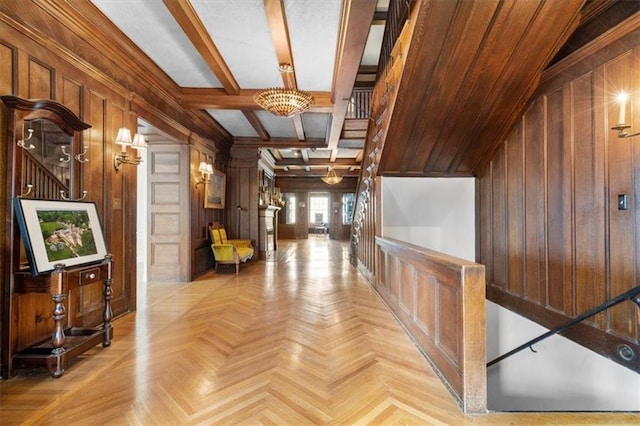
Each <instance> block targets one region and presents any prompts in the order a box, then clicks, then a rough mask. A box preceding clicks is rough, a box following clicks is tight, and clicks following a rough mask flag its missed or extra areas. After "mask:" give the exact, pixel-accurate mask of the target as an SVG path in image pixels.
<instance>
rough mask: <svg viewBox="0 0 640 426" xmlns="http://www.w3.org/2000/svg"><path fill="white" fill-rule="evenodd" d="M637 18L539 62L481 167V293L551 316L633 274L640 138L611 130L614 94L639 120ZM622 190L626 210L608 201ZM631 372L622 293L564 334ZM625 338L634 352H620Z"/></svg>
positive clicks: (629, 323) (540, 317)
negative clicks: (551, 61) (524, 102)
mask: <svg viewBox="0 0 640 426" xmlns="http://www.w3.org/2000/svg"><path fill="white" fill-rule="evenodd" d="M639 28H640V18H634V19H631V20H629V21H627V22H626V23H625V24H624V25H622V26H620V27H618V28H616V29H615V30H613V31H610V32H609V33H606V34H605V35H603V36H602V37H600V38H599V39H596V41H594V42H593V43H592V44H590V45H587V46H586V47H585V48H583V49H581V50H579V51H577V52H576V53H574V54H573V55H572V56H571V57H569V58H567V59H565V60H563V61H561V62H560V63H558V64H556V65H554V67H553V68H551V69H550V70H548V71H547V73H546V74H545V78H544V80H543V82H542V85H541V87H540V89H539V91H538V95H537V96H536V97H535V98H534V100H533V101H532V102H531V103H530V105H529V107H528V109H527V110H526V113H525V114H524V115H523V116H522V118H521V119H520V120H519V122H518V124H517V125H516V126H515V128H513V130H512V132H511V133H510V135H509V137H508V139H507V140H506V141H504V143H503V144H502V146H501V148H500V150H499V151H498V152H497V153H496V155H495V157H494V158H493V160H492V161H491V164H490V166H489V168H488V170H486V171H485V173H484V174H483V175H482V176H481V178H480V193H479V200H480V201H479V204H480V207H479V214H480V243H479V246H480V262H481V263H483V264H485V265H486V268H487V287H488V292H487V294H488V297H489V299H491V300H492V301H495V302H497V303H499V304H501V305H503V306H506V307H507V308H509V309H511V310H513V311H515V312H518V313H520V314H522V315H524V316H526V317H528V318H530V319H532V320H534V321H536V322H538V323H540V324H542V325H544V326H546V327H549V328H551V327H555V326H558V325H560V324H561V323H563V322H564V321H566V320H568V319H570V318H573V317H575V316H577V315H579V314H581V313H583V312H585V311H587V310H589V309H591V308H593V307H595V306H596V305H599V304H601V303H603V302H605V301H606V300H608V299H611V298H613V297H615V296H617V295H619V294H620V293H623V292H624V291H626V290H629V289H631V288H633V287H635V286H637V285H638V278H639V274H638V272H639V266H640V265H639V261H640V260H639V259H640V253H639V250H640V244H639V243H640V226H639V225H640V223H639V220H640V200H638V195H639V194H640V138H638V137H635V138H628V139H619V138H617V137H616V132H615V131H613V130H611V129H610V128H611V126H613V125H615V124H616V121H617V120H618V106H617V104H616V103H615V101H614V100H615V96H616V94H617V93H618V92H619V91H620V90H626V91H628V92H630V93H632V106H631V110H632V112H631V113H630V114H628V115H627V121H630V122H631V124H633V125H634V127H632V129H631V130H632V131H638V130H640V79H639V78H638V73H637V70H638V69H640V60H639V58H640V29H639ZM619 194H626V196H627V198H628V202H629V208H628V210H619V209H618V195H619ZM566 336H567V337H570V338H571V339H573V340H574V341H576V342H578V343H580V344H582V345H584V346H586V347H588V348H591V349H593V350H595V351H596V352H599V353H600V354H602V355H604V356H606V357H608V358H611V359H612V360H614V361H616V362H618V363H620V364H622V365H625V366H627V367H629V368H631V369H633V370H635V371H640V324H639V323H638V307H637V306H636V305H635V304H633V303H632V302H630V301H627V302H623V303H622V304H620V305H617V306H616V307H614V308H612V309H609V310H608V311H606V312H603V313H601V314H598V315H596V316H595V317H592V318H590V319H588V320H587V321H585V323H584V324H583V325H581V326H577V327H575V328H573V329H570V330H569V331H568V332H567V333H566ZM622 347H627V348H631V349H632V350H633V351H634V352H635V356H634V357H631V358H632V359H625V358H624V357H622V356H621V355H620V348H622Z"/></svg>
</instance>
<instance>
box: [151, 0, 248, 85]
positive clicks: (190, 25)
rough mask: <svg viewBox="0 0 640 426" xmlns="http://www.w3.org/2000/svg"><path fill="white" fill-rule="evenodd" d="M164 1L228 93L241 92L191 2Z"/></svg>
mask: <svg viewBox="0 0 640 426" xmlns="http://www.w3.org/2000/svg"><path fill="white" fill-rule="evenodd" d="M163 3H164V5H165V6H166V8H167V9H168V10H169V12H170V13H171V15H173V17H174V19H175V20H176V22H177V23H178V25H180V27H181V28H182V30H183V31H184V33H185V34H186V35H187V37H188V38H189V40H191V43H193V46H194V47H195V48H196V50H197V51H198V52H199V53H200V56H202V59H204V61H205V63H206V64H207V65H208V66H209V68H211V70H212V71H213V73H214V74H215V75H216V77H217V78H218V80H220V83H222V87H224V90H225V91H226V92H227V94H230V95H237V94H238V93H239V92H240V86H239V85H238V82H236V79H235V78H234V77H233V74H232V73H231V70H230V69H229V67H228V66H227V64H226V62H225V61H224V59H223V57H222V55H221V54H220V52H219V51H218V48H217V47H216V45H215V43H214V42H213V40H211V36H209V32H208V31H207V29H206V28H205V26H204V24H203V23H202V21H201V20H200V18H199V17H198V14H197V13H196V11H195V10H194V9H193V6H192V5H191V2H189V1H187V0H185V1H175V0H163Z"/></svg>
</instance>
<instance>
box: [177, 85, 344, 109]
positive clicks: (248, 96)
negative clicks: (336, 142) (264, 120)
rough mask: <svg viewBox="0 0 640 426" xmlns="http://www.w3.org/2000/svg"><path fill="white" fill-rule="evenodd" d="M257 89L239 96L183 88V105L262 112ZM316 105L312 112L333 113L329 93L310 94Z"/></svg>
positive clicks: (242, 90)
mask: <svg viewBox="0 0 640 426" xmlns="http://www.w3.org/2000/svg"><path fill="white" fill-rule="evenodd" d="M256 91H257V90H255V89H240V91H239V93H238V94H237V95H231V94H228V93H226V91H225V90H224V89H216V88H198V87H183V88H182V90H181V92H182V99H181V104H182V105H183V106H185V107H187V108H193V109H246V110H261V108H260V107H259V106H258V105H257V104H256V103H255V102H254V101H253V94H254V93H255V92H256ZM310 93H311V95H313V97H314V98H315V104H314V105H313V106H312V107H311V108H310V109H309V111H310V112H324V113H328V112H331V110H332V108H333V102H331V93H329V92H310Z"/></svg>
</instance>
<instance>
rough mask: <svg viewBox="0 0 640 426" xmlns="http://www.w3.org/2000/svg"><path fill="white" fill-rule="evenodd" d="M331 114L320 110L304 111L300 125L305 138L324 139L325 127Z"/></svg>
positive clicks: (325, 134)
mask: <svg viewBox="0 0 640 426" xmlns="http://www.w3.org/2000/svg"><path fill="white" fill-rule="evenodd" d="M330 117H331V114H327V113H320V112H306V113H304V114H302V125H303V127H304V135H305V137H306V138H319V139H326V136H327V127H328V125H329V118H330Z"/></svg>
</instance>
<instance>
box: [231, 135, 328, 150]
mask: <svg viewBox="0 0 640 426" xmlns="http://www.w3.org/2000/svg"><path fill="white" fill-rule="evenodd" d="M234 144H235V145H237V146H242V147H247V148H276V149H308V148H326V146H327V145H326V141H325V140H324V139H320V138H310V139H307V140H305V141H304V142H301V141H299V140H298V139H295V138H271V139H269V140H263V139H260V138H246V137H242V138H235V139H234Z"/></svg>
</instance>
